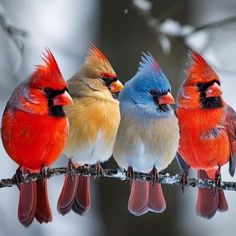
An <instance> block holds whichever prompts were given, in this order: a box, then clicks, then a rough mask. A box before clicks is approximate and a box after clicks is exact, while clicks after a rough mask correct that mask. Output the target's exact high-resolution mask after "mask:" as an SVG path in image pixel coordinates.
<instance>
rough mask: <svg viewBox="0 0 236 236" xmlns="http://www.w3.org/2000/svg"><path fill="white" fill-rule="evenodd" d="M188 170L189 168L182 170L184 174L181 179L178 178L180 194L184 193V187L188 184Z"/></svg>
mask: <svg viewBox="0 0 236 236" xmlns="http://www.w3.org/2000/svg"><path fill="white" fill-rule="evenodd" d="M188 170H189V167H187V168H186V169H185V170H184V172H183V173H182V175H181V178H180V184H181V189H182V193H184V187H185V186H186V185H187V184H188Z"/></svg>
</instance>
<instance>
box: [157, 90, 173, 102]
mask: <svg viewBox="0 0 236 236" xmlns="http://www.w3.org/2000/svg"><path fill="white" fill-rule="evenodd" d="M158 103H159V105H166V104H175V99H174V98H173V96H172V95H171V93H170V92H168V93H167V94H165V95H162V96H160V97H159V99H158Z"/></svg>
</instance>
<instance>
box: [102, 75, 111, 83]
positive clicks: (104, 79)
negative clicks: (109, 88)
mask: <svg viewBox="0 0 236 236" xmlns="http://www.w3.org/2000/svg"><path fill="white" fill-rule="evenodd" d="M101 79H102V80H103V81H104V82H105V83H108V82H109V80H110V79H109V78H108V77H105V76H103V77H102V78H101Z"/></svg>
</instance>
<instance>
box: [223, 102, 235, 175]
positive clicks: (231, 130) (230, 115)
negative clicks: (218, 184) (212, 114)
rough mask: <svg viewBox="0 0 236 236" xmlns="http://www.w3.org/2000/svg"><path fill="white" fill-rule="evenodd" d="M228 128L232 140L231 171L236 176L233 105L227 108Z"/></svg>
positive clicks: (226, 119)
mask: <svg viewBox="0 0 236 236" xmlns="http://www.w3.org/2000/svg"><path fill="white" fill-rule="evenodd" d="M225 121H226V125H225V127H226V130H227V134H228V137H229V141H230V159H229V173H230V175H231V176H234V173H235V165H236V112H235V111H234V110H233V108H232V107H230V106H227V108H226V117H225Z"/></svg>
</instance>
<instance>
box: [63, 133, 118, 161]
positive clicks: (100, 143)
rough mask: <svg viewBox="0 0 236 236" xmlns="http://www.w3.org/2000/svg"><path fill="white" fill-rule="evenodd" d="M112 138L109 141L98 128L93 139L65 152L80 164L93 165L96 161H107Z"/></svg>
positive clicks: (110, 151) (110, 152)
mask: <svg viewBox="0 0 236 236" xmlns="http://www.w3.org/2000/svg"><path fill="white" fill-rule="evenodd" d="M113 145H114V140H110V141H109V142H108V141H107V140H106V138H105V134H104V132H103V131H101V130H99V131H98V133H97V136H96V138H95V140H93V141H90V142H89V143H87V144H86V145H79V144H78V146H77V147H76V148H74V149H73V150H70V151H66V152H65V154H66V155H67V156H68V157H70V158H73V159H74V160H76V161H77V162H78V163H79V164H80V165H85V164H89V165H93V164H96V163H98V162H104V161H107V160H108V159H109V158H110V157H111V155H112V148H113Z"/></svg>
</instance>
